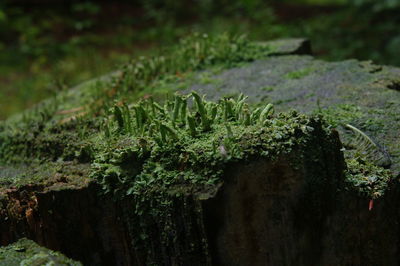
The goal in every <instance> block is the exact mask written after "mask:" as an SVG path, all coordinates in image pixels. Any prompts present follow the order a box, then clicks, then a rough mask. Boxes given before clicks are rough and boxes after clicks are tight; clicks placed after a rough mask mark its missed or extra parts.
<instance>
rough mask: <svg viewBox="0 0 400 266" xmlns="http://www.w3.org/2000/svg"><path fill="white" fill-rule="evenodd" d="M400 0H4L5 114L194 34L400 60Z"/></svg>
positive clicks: (1, 109)
mask: <svg viewBox="0 0 400 266" xmlns="http://www.w3.org/2000/svg"><path fill="white" fill-rule="evenodd" d="M399 20H400V0H379V1H373V0H300V1H295V0H286V1H282V0H280V1H273V0H270V1H265V0H242V1H239V0H229V1H228V0H216V1H213V0H191V1H187V0H166V1H160V0H136V1H128V0H125V1H121V0H120V1H67V0H53V1H50V0H30V1H28V0H14V1H13V0H2V1H1V2H0V119H4V118H6V117H7V116H9V115H11V114H13V113H15V112H18V111H20V110H22V109H24V108H27V107H29V106H31V105H32V104H35V103H36V102H38V101H40V100H41V99H43V98H45V97H48V96H49V94H50V93H54V91H57V90H61V89H65V88H68V87H71V86H74V85H76V84H78V83H79V82H82V81H84V80H87V79H90V78H93V77H96V76H99V75H102V74H104V73H107V72H108V71H111V70H112V69H115V68H116V67H118V65H119V64H121V63H123V62H126V61H128V60H129V59H130V58H132V57H136V56H139V55H145V54H149V53H153V52H154V51H155V50H157V49H158V48H160V47H163V46H167V45H172V44H176V43H177V41H178V40H179V38H181V37H183V36H185V35H187V34H190V33H191V32H207V33H208V34H221V33H223V32H230V33H232V34H246V35H248V36H249V38H251V39H253V40H268V39H274V38H286V37H307V38H309V39H311V41H312V44H313V50H314V52H315V54H316V55H317V56H318V57H320V58H324V59H327V60H343V59H349V58H357V59H361V60H373V61H374V62H376V63H379V64H390V65H397V66H400V56H399V50H400V27H399V26H400V23H399Z"/></svg>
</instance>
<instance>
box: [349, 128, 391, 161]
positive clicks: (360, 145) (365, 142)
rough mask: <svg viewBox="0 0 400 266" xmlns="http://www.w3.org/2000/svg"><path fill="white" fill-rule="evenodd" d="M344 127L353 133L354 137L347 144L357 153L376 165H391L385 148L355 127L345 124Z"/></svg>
mask: <svg viewBox="0 0 400 266" xmlns="http://www.w3.org/2000/svg"><path fill="white" fill-rule="evenodd" d="M345 127H346V128H347V129H349V130H351V131H352V132H353V134H354V136H355V137H354V138H353V139H352V142H351V143H349V144H350V145H351V146H353V147H354V148H355V149H356V150H357V151H358V152H360V153H361V154H363V155H365V156H366V157H367V158H368V159H370V160H371V161H372V162H374V163H375V164H376V165H379V166H384V167H389V166H390V165H391V159H390V156H389V154H388V152H387V151H386V150H385V148H383V147H382V146H380V145H379V144H378V143H377V142H376V141H374V140H373V139H372V138H371V137H369V136H368V135H367V134H365V133H364V132H362V131H361V130H360V129H358V128H356V127H355V126H352V125H350V124H345Z"/></svg>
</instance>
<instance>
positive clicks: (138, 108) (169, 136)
mask: <svg viewBox="0 0 400 266" xmlns="http://www.w3.org/2000/svg"><path fill="white" fill-rule="evenodd" d="M190 98H191V100H192V101H191V105H192V106H193V108H189V107H188V100H189V99H190ZM246 99H247V97H244V96H243V95H242V94H241V95H239V97H238V99H237V100H234V99H228V98H224V99H222V100H221V101H220V102H219V103H213V102H207V101H205V100H204V97H201V96H200V95H198V94H197V93H196V92H192V93H191V94H190V95H186V96H182V95H179V94H175V95H174V97H173V99H172V100H169V101H166V103H165V104H164V105H163V106H161V105H159V104H158V103H156V102H154V101H153V100H152V99H149V100H144V101H141V102H139V103H138V104H135V105H133V106H132V107H128V105H127V104H122V105H121V104H117V105H115V106H114V108H113V111H112V114H113V119H112V120H106V121H107V122H106V123H105V125H103V126H102V128H104V129H105V131H104V135H105V136H106V137H107V138H110V137H112V136H113V135H130V136H136V137H144V136H147V137H150V138H153V139H154V141H155V142H156V143H157V144H159V145H160V146H162V145H164V144H165V143H168V142H171V141H176V140H178V139H179V135H182V134H188V135H190V136H191V137H196V136H197V135H198V133H200V132H208V131H210V130H212V127H213V126H214V125H215V124H219V123H224V124H225V126H226V128H227V129H228V135H229V137H232V135H233V134H232V131H231V130H229V129H230V126H229V123H236V124H240V125H244V126H250V125H252V124H259V125H261V126H263V125H265V124H266V121H267V120H268V119H269V118H270V116H271V115H272V114H273V105H272V104H268V105H267V106H266V107H265V108H264V109H263V110H262V111H260V109H256V110H254V111H252V112H251V111H250V107H249V106H248V105H247V104H246V103H245V101H246ZM110 121H113V122H112V123H110ZM157 132H158V133H159V135H158V134H157Z"/></svg>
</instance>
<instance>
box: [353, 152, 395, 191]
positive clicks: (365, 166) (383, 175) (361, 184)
mask: <svg viewBox="0 0 400 266" xmlns="http://www.w3.org/2000/svg"><path fill="white" fill-rule="evenodd" d="M346 163H347V171H346V182H347V188H348V189H350V190H352V191H355V192H356V193H358V194H359V195H361V196H363V197H368V198H370V199H377V198H379V197H381V196H383V195H384V194H385V192H386V191H387V189H388V187H389V184H390V183H391V182H392V181H393V176H392V174H391V172H390V171H389V170H387V169H384V168H382V167H379V166H376V165H374V164H372V163H371V162H370V161H369V160H368V159H367V158H365V157H363V156H357V157H353V158H349V159H347V160H346Z"/></svg>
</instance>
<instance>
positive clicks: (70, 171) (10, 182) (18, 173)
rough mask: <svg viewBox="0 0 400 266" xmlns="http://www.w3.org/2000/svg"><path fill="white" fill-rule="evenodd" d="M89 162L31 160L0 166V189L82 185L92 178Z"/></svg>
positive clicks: (76, 186)
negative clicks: (27, 162)
mask: <svg viewBox="0 0 400 266" xmlns="http://www.w3.org/2000/svg"><path fill="white" fill-rule="evenodd" d="M89 169H90V165H89V164H79V163H77V162H73V161H69V162H68V161H66V162H62V161H59V162H41V161H36V162H31V163H30V164H17V165H13V166H0V189H6V188H10V187H13V188H20V187H25V186H35V187H37V188H42V189H44V188H50V187H51V188H52V189H53V190H54V189H63V188H67V187H69V188H70V187H75V188H78V187H82V186H85V184H87V183H88V182H89V181H90V179H89V178H88V176H89Z"/></svg>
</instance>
